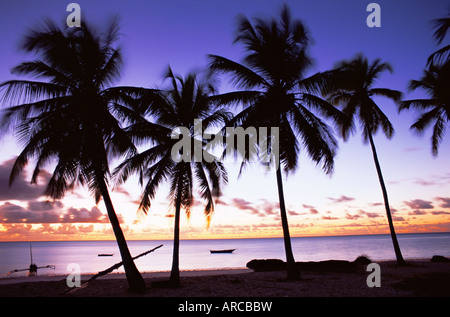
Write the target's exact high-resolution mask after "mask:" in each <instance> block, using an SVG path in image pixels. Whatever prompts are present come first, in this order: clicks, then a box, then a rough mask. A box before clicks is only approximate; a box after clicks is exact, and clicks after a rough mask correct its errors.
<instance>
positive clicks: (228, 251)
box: [209, 249, 236, 253]
mask: <svg viewBox="0 0 450 317" xmlns="http://www.w3.org/2000/svg"><path fill="white" fill-rule="evenodd" d="M234 250H236V249H225V250H209V252H211V253H233V251H234Z"/></svg>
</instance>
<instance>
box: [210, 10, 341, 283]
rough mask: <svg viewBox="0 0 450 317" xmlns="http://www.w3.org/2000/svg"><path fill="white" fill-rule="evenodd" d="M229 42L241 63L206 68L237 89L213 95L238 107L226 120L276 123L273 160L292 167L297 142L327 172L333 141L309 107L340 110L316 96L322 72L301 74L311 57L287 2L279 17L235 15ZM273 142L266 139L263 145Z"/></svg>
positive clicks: (291, 273) (289, 256)
mask: <svg viewBox="0 0 450 317" xmlns="http://www.w3.org/2000/svg"><path fill="white" fill-rule="evenodd" d="M235 42H240V43H242V44H243V45H244V47H245V49H246V55H245V58H244V61H243V63H242V64H240V63H237V62H234V61H232V60H229V59H227V58H224V57H221V56H216V55H210V56H209V58H210V69H211V70H212V71H213V72H216V73H222V74H226V75H229V77H230V78H231V82H232V83H233V84H234V85H235V86H236V87H237V88H238V89H241V90H239V91H234V92H230V93H226V94H222V95H219V96H218V97H216V99H217V100H216V101H217V102H218V103H222V104H228V105H236V104H240V103H241V104H242V105H243V110H242V111H241V112H240V113H238V114H237V115H236V116H235V117H234V119H233V120H232V121H231V123H233V124H235V125H238V126H242V127H244V128H246V127H250V126H253V127H255V128H259V127H279V157H277V158H275V161H277V162H279V163H280V164H281V165H282V168H283V169H284V171H285V172H286V173H289V172H292V171H294V170H295V169H296V167H297V159H298V153H299V151H300V148H301V147H302V146H303V147H304V148H305V149H306V151H307V153H308V155H309V156H310V157H311V159H312V160H313V161H314V162H316V163H317V164H320V163H321V164H322V168H323V170H324V171H325V172H327V173H329V172H331V171H332V168H333V162H334V161H333V159H334V154H335V150H336V148H337V144H336V140H335V138H334V136H333V134H332V131H331V129H330V128H329V126H328V125H327V124H326V123H324V122H323V121H321V120H320V119H319V118H318V117H316V116H315V115H314V114H313V113H312V112H311V111H310V110H311V109H313V110H316V111H318V112H320V113H321V114H323V115H326V116H328V117H332V118H334V119H338V118H339V115H340V112H339V111H338V110H337V109H336V108H334V107H333V106H331V105H330V104H328V103H327V102H325V101H324V100H322V99H320V98H319V97H317V94H318V93H319V92H320V90H321V89H323V88H325V83H326V80H325V79H326V78H325V76H324V75H323V74H316V75H314V76H311V77H307V78H305V73H306V71H307V70H308V69H309V67H310V66H311V59H310V57H309V56H308V54H307V51H306V50H307V48H308V44H309V37H308V34H307V31H306V29H305V27H304V25H303V24H302V22H301V21H299V20H295V19H292V18H291V14H290V11H289V8H288V7H287V6H284V7H283V8H282V10H281V16H280V19H279V20H278V19H270V20H264V19H255V20H254V24H252V22H250V21H249V20H248V19H247V18H246V17H243V16H241V17H240V18H239V22H238V30H237V36H236V39H235ZM273 141H274V140H269V144H270V142H273ZM244 159H247V157H245V156H244ZM244 163H245V161H244V162H243V164H244ZM276 179H277V185H278V196H279V203H280V214H281V221H282V228H283V236H284V245H285V252H286V261H287V275H288V278H290V279H297V278H299V277H300V273H299V271H298V269H297V268H296V265H295V260H294V255H293V252H292V247H291V240H290V233H289V225H288V219H287V213H286V205H285V200H284V192H283V181H282V172H281V167H280V166H276Z"/></svg>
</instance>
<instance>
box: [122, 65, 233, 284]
mask: <svg viewBox="0 0 450 317" xmlns="http://www.w3.org/2000/svg"><path fill="white" fill-rule="evenodd" d="M166 78H168V79H170V80H171V84H172V86H171V89H170V90H168V91H157V90H145V89H142V90H141V91H140V92H139V91H135V94H136V96H137V95H140V97H141V101H142V102H143V103H144V104H146V105H147V106H148V107H147V108H143V109H141V110H142V111H143V112H144V114H148V115H151V116H153V117H154V118H155V120H156V123H151V122H149V121H145V122H140V123H136V124H134V125H132V126H130V127H129V128H128V132H129V133H130V135H132V136H133V138H134V140H135V142H137V143H140V142H148V141H152V144H153V145H152V146H151V147H150V148H149V149H147V150H145V151H143V152H142V153H139V154H136V155H135V156H133V157H131V158H129V159H127V160H125V161H124V162H123V163H122V164H120V165H119V166H118V168H117V169H116V171H115V174H116V176H117V180H118V183H119V184H120V183H122V182H124V181H126V180H127V178H128V176H129V175H130V173H133V172H138V173H139V174H140V183H141V185H143V180H144V178H146V179H148V181H147V183H146V185H145V187H144V192H143V195H142V200H141V203H140V206H139V208H140V209H141V210H142V211H143V212H144V213H147V211H148V209H149V208H150V207H151V201H152V199H153V198H154V197H155V195H156V191H157V189H158V187H159V186H160V185H161V184H162V183H163V182H164V181H168V182H169V184H170V190H169V196H168V197H169V199H170V201H171V203H172V204H173V205H174V207H175V224H174V247H173V261H172V270H171V274H170V284H171V285H172V286H178V285H179V283H180V271H179V248H180V246H179V245H180V212H181V209H184V210H185V211H186V214H187V215H188V217H189V213H190V208H191V207H192V205H193V202H194V193H193V187H194V183H195V182H196V183H197V187H198V189H199V192H200V197H201V198H202V199H203V200H205V201H206V206H205V210H204V212H205V215H206V216H207V223H208V225H209V221H210V217H211V214H212V213H213V211H214V200H215V199H217V198H219V196H220V195H221V189H222V187H223V185H224V184H226V183H227V173H226V170H225V168H224V166H223V164H222V163H221V162H219V161H218V160H217V159H216V158H215V157H214V156H213V155H212V154H210V153H208V152H206V151H205V149H204V148H205V145H206V144H207V142H206V140H205V139H204V138H203V135H204V132H205V130H206V129H208V128H209V127H211V126H213V125H215V124H218V123H220V122H223V120H225V119H226V118H227V114H226V113H225V112H224V111H221V110H219V111H216V112H213V111H212V110H213V104H212V103H211V100H210V98H209V94H210V93H212V92H213V91H212V90H211V89H212V87H211V86H208V85H206V84H202V83H199V82H198V81H197V79H196V75H194V74H190V75H188V76H187V77H186V78H185V79H183V78H180V77H177V76H175V75H174V74H173V72H172V70H171V69H170V68H169V71H168V74H167V77H166ZM196 120H201V126H200V125H199V121H196ZM178 129H184V131H185V132H186V131H187V133H185V134H181V135H182V137H183V139H182V140H181V141H183V142H186V141H187V142H188V143H189V146H186V147H181V148H178V147H177V143H178V142H181V141H179V140H178V139H177V137H176V136H177V135H178V136H179V134H178V133H180V131H178ZM185 138H187V140H186V139H185ZM176 149H178V150H179V151H178V150H176ZM199 151H200V153H201V157H199V156H198V155H197V153H198V152H199Z"/></svg>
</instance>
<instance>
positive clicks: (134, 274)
mask: <svg viewBox="0 0 450 317" xmlns="http://www.w3.org/2000/svg"><path fill="white" fill-rule="evenodd" d="M98 184H99V187H100V191H101V193H102V197H103V201H104V203H105V206H106V211H107V213H108V217H109V221H110V222H111V225H112V228H113V232H114V235H115V237H116V241H117V244H118V246H119V251H120V255H121V257H122V261H123V266H124V269H125V275H126V277H127V282H128V286H129V290H130V291H131V292H137V293H141V292H144V291H145V281H144V279H143V278H142V275H141V273H139V271H138V269H137V268H136V265H135V264H134V261H133V258H132V257H131V253H130V251H129V250H128V246H127V242H126V240H125V236H124V234H123V232H122V228H120V223H119V219H118V218H117V215H116V212H115V210H114V206H113V204H112V201H111V197H110V196H109V191H108V187H107V186H106V183H105V181H104V180H103V177H98Z"/></svg>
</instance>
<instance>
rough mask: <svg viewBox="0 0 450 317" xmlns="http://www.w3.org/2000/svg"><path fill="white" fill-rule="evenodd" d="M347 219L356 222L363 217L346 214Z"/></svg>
mask: <svg viewBox="0 0 450 317" xmlns="http://www.w3.org/2000/svg"><path fill="white" fill-rule="evenodd" d="M345 218H346V219H349V220H356V219H358V218H361V215H350V214H349V213H348V212H347V213H346V214H345Z"/></svg>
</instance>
